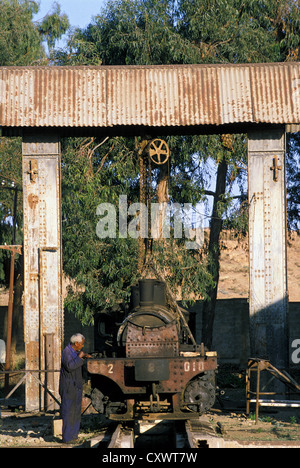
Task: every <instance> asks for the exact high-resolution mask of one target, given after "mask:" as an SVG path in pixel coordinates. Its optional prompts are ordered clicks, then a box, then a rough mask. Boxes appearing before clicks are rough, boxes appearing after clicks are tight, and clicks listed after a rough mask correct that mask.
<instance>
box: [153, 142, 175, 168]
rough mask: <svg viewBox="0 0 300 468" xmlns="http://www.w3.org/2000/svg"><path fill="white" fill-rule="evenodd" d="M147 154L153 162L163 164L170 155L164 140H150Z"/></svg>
mask: <svg viewBox="0 0 300 468" xmlns="http://www.w3.org/2000/svg"><path fill="white" fill-rule="evenodd" d="M149 156H150V159H151V161H152V162H154V164H158V165H159V166H161V165H163V164H165V163H166V162H167V161H168V159H169V156H170V149H169V147H168V145H167V143H166V142H165V141H164V140H158V139H156V140H152V141H151V143H150V144H149Z"/></svg>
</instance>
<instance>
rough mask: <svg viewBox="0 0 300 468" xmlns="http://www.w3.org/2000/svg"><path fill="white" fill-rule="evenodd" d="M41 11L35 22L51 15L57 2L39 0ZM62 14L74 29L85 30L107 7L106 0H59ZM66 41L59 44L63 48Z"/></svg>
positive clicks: (53, 0)
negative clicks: (48, 14)
mask: <svg viewBox="0 0 300 468" xmlns="http://www.w3.org/2000/svg"><path fill="white" fill-rule="evenodd" d="M38 1H39V4H40V11H39V12H38V14H37V15H35V17H34V21H38V20H41V19H42V18H43V17H44V16H46V15H47V13H51V10H52V7H53V5H54V3H55V0H38ZM57 3H58V4H59V5H60V7H61V13H66V15H67V16H68V18H69V22H70V25H71V26H72V27H79V28H85V27H86V26H87V25H88V24H89V23H90V22H91V20H92V17H93V16H96V15H97V14H98V13H99V12H100V10H101V9H102V7H103V6H104V5H105V3H106V1H105V0H57ZM63 43H64V41H60V42H59V43H57V46H59V47H61V46H62V45H63Z"/></svg>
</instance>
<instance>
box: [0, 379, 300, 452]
mask: <svg viewBox="0 0 300 468" xmlns="http://www.w3.org/2000/svg"><path fill="white" fill-rule="evenodd" d="M244 394H245V392H244V390H243V389H242V388H236V389H228V390H227V391H226V393H225V396H223V397H222V399H221V402H222V406H223V408H221V406H220V404H219V402H218V401H217V402H216V404H215V406H214V408H213V410H212V411H210V412H209V413H208V414H207V415H206V418H207V419H208V421H209V423H210V425H211V427H212V428H213V430H214V432H215V435H216V436H217V437H220V438H222V439H224V440H225V441H226V442H227V441H235V442H238V443H240V444H242V445H245V446H247V445H249V444H254V445H256V446H266V447H268V445H272V446H276V445H279V446H285V447H295V446H296V447H300V410H299V409H292V408H291V409H286V410H284V411H278V410H276V409H272V410H271V409H270V408H268V409H266V408H264V409H261V410H260V415H259V416H260V417H259V422H258V424H256V423H255V415H254V414H253V412H254V410H255V409H254V408H253V409H252V411H253V412H252V413H250V417H247V416H246V414H245V398H244ZM58 418H59V414H41V415H36V414H28V413H24V412H23V411H22V408H18V407H14V408H5V409H4V407H3V406H2V417H1V419H0V448H21V447H24V448H26V447H27V448H29V447H30V448H51V447H56V448H63V447H64V448H68V447H69V446H68V445H66V444H62V441H61V437H60V436H54V435H53V420H54V419H58ZM107 423H108V421H107V420H106V419H105V418H103V417H101V416H99V415H98V414H89V415H83V416H82V420H81V430H80V434H79V440H78V442H77V443H76V447H77V448H88V447H89V446H90V440H91V439H92V438H94V437H95V436H97V435H99V433H100V432H101V431H103V430H104V428H105V427H106V426H107Z"/></svg>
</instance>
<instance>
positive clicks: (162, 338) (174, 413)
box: [87, 280, 217, 421]
mask: <svg viewBox="0 0 300 468" xmlns="http://www.w3.org/2000/svg"><path fill="white" fill-rule="evenodd" d="M120 319H122V314H121V312H120V311H119V310H117V309H116V310H115V311H111V313H110V314H105V313H102V314H99V317H98V318H97V319H96V323H95V326H96V329H97V336H98V349H97V351H99V352H97V353H96V354H93V357H92V358H91V359H89V360H88V362H87V369H88V372H89V373H90V375H91V384H92V393H91V400H92V405H93V406H94V408H95V409H96V410H97V411H98V412H99V413H102V414H106V415H107V416H108V417H110V419H114V420H119V421H126V420H133V419H139V418H142V419H187V418H193V417H198V416H199V414H203V413H205V412H207V411H208V410H209V409H210V408H211V407H212V406H213V404H214V401H215V388H216V386H215V372H216V369H217V356H216V353H215V352H206V351H205V350H204V347H203V346H201V345H200V346H198V345H196V342H195V340H194V338H193V337H192V336H191V331H190V328H189V326H188V324H187V321H186V319H185V317H184V315H183V314H182V313H181V312H180V310H178V307H175V306H173V307H172V306H170V304H169V303H168V302H167V300H166V284H165V283H164V282H162V281H157V280H141V281H139V283H138V284H137V285H136V286H134V287H132V294H131V306H130V309H129V312H128V313H127V314H126V316H125V317H123V320H122V321H120ZM191 338H192V343H191Z"/></svg>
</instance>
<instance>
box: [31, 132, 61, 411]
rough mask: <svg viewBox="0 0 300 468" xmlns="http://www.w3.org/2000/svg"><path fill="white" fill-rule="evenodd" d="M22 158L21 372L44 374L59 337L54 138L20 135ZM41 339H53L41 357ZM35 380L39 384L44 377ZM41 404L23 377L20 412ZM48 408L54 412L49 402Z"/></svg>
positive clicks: (57, 356) (57, 355) (56, 362)
mask: <svg viewBox="0 0 300 468" xmlns="http://www.w3.org/2000/svg"><path fill="white" fill-rule="evenodd" d="M22 153H23V200H24V201H23V204H24V207H23V209H24V223H23V226H24V228H23V229H24V278H25V284H24V339H25V357H26V369H28V370H35V369H45V361H46V356H49V353H50V355H51V354H52V355H51V359H52V363H53V366H54V368H55V369H59V368H60V363H61V347H62V337H63V312H62V294H61V292H62V288H61V281H62V261H61V258H62V257H61V181H60V165H61V162H60V161H61V158H60V142H59V138H58V136H57V135H56V134H55V133H53V132H51V130H40V131H39V130H38V129H35V130H33V131H32V132H31V133H30V132H26V133H24V135H23V144H22ZM47 334H53V349H52V350H49V349H48V350H47V353H45V340H46V336H45V335H47ZM35 376H36V377H38V378H39V379H40V380H41V381H42V382H44V381H45V374H44V373H41V374H39V373H36V374H35ZM58 383H59V374H58V373H55V374H54V378H53V379H52V381H51V386H53V387H54V388H51V390H52V391H53V392H54V394H55V396H56V397H58ZM44 400H45V395H44V391H43V389H42V387H41V386H40V385H39V384H38V382H37V381H36V380H35V379H34V378H33V377H29V378H27V381H26V411H39V410H40V409H43V408H44ZM48 404H49V399H48ZM49 409H54V403H53V401H52V408H49Z"/></svg>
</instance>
